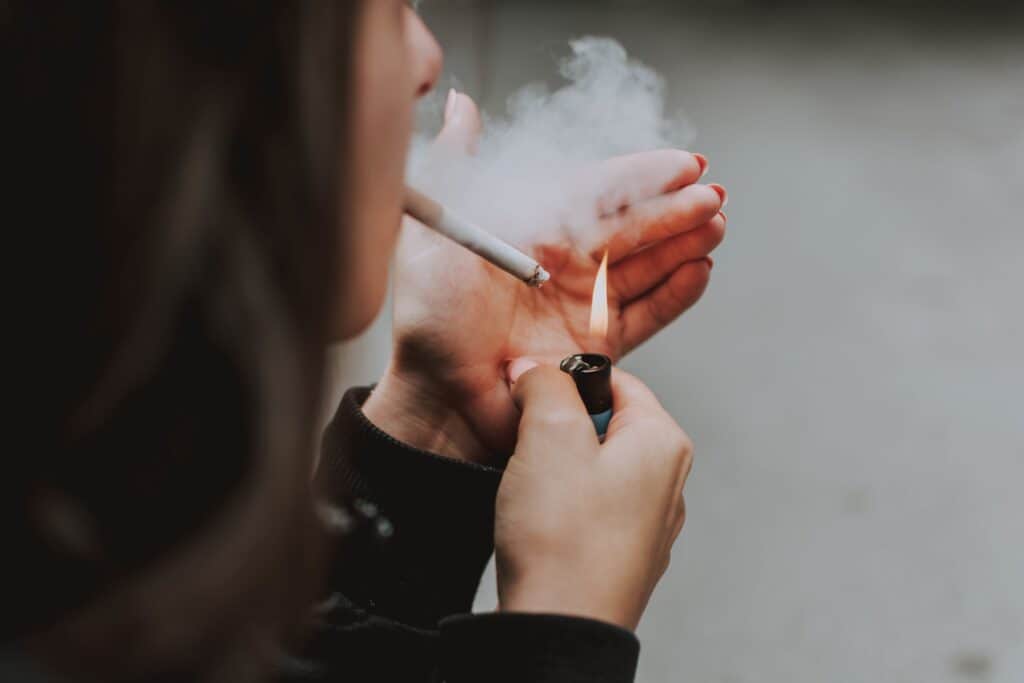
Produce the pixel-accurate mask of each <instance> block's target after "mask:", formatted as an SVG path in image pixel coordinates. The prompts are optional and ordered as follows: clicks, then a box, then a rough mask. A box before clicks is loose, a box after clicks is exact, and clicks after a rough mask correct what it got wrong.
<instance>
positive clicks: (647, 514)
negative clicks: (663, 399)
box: [495, 367, 693, 629]
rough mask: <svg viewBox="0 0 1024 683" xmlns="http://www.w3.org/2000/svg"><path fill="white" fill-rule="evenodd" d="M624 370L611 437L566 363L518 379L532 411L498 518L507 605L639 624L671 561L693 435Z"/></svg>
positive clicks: (616, 384) (519, 393)
mask: <svg viewBox="0 0 1024 683" xmlns="http://www.w3.org/2000/svg"><path fill="white" fill-rule="evenodd" d="M513 372H516V370H513ZM612 381H613V391H614V400H615V417H614V418H613V420H612V423H611V425H610V428H609V431H608V436H607V439H606V440H605V442H604V444H599V443H598V440H597V437H596V436H595V434H594V426H593V424H592V423H591V421H590V418H589V417H588V416H587V413H586V410H585V409H584V407H583V403H582V401H581V400H580V398H579V395H578V393H577V391H576V387H575V385H574V384H573V382H572V380H571V379H570V378H569V376H568V375H566V374H565V373H563V372H561V371H560V370H557V369H554V368H551V367H538V368H536V369H534V370H530V371H529V372H527V373H526V374H524V375H523V376H522V377H521V378H520V379H519V381H518V382H517V383H516V384H515V385H514V388H513V396H514V398H515V402H516V404H517V405H519V406H521V408H522V421H521V423H520V425H519V442H518V445H517V446H516V450H515V455H513V456H512V458H511V460H509V463H508V468H507V469H506V471H505V475H504V478H503V479H502V482H501V488H500V489H499V490H498V502H497V519H496V526H495V546H496V553H497V555H496V556H497V568H498V598H499V609H501V610H504V611H513V612H541V613H550V614H568V615H575V616H583V617H590V618H593V619H599V620H601V621H607V622H610V623H613V624H617V625H619V626H622V627H624V628H628V629H635V628H636V626H637V623H638V622H639V621H640V616H641V614H642V613H643V611H644V608H645V607H646V605H647V601H648V599H649V598H650V596H651V592H652V591H653V590H654V586H655V584H656V583H657V582H658V580H659V579H660V578H661V576H662V574H663V573H664V572H665V569H666V568H667V567H668V563H669V556H670V552H671V548H672V544H673V543H674V542H675V539H676V537H677V536H678V535H679V532H680V530H681V529H682V527H683V522H684V520H685V518H686V507H685V504H684V502H683V485H684V484H685V483H686V478H687V476H688V475H689V473H690V467H691V465H692V462H693V446H692V444H691V443H690V440H689V438H688V437H687V436H686V434H685V433H684V432H683V431H682V429H680V428H679V427H678V426H677V425H676V423H675V421H674V420H673V419H672V418H671V417H670V416H669V415H668V414H667V413H666V412H665V411H664V409H663V408H662V407H661V405H660V404H659V403H658V401H657V399H655V397H654V396H653V395H652V394H651V392H650V391H649V390H648V389H647V388H646V387H645V386H644V385H643V384H642V383H641V382H639V381H638V380H637V379H635V378H634V377H631V376H630V375H627V374H626V373H624V372H622V371H621V370H617V369H616V370H615V371H614V372H613V375H612Z"/></svg>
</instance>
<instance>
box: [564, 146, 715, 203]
mask: <svg viewBox="0 0 1024 683" xmlns="http://www.w3.org/2000/svg"><path fill="white" fill-rule="evenodd" d="M707 168H708V160H707V158H706V157H705V156H704V155H703V154H692V153H690V152H684V151H683V150H680V149H661V150H656V151H652V152H641V153H639V154H629V155H625V156H620V157H615V158H614V159H609V160H607V161H605V162H602V163H601V164H599V165H598V166H597V167H596V168H595V169H594V171H593V173H592V174H588V175H587V176H586V178H585V179H584V187H588V188H590V191H591V192H592V193H594V195H595V199H596V206H597V209H598V215H601V216H605V215H611V214H614V213H617V212H618V211H620V210H621V209H623V208H625V207H627V206H629V205H630V204H634V203H636V202H641V201H644V200H645V199H651V198H653V197H657V196H658V195H661V194H665V193H666V192H675V191H676V190H680V189H682V188H684V187H686V186H687V185H691V184H693V183H695V182H697V181H698V180H699V179H700V178H701V176H703V175H704V174H705V173H706V172H707Z"/></svg>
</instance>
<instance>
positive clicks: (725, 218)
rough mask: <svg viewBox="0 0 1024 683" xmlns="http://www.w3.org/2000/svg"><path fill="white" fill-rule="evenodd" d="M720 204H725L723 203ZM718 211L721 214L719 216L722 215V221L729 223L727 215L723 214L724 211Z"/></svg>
mask: <svg viewBox="0 0 1024 683" xmlns="http://www.w3.org/2000/svg"><path fill="white" fill-rule="evenodd" d="M722 206H725V205H724V204H723V205H722ZM718 213H719V214H721V216H722V222H724V223H725V224H726V225H728V224H729V217H728V216H726V215H725V211H719V212H718Z"/></svg>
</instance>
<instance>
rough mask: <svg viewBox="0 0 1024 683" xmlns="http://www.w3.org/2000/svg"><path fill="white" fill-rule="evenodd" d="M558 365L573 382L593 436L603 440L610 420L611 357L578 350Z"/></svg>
mask: <svg viewBox="0 0 1024 683" xmlns="http://www.w3.org/2000/svg"><path fill="white" fill-rule="evenodd" d="M561 368H562V371H563V372H565V373H568V375H569V376H570V377H572V379H573V381H574V382H575V383H576V389H577V390H579V392H580V398H582V399H583V405H585V406H586V408H587V413H588V414H589V415H590V419H591V421H592V422H593V423H594V429H596V430H597V436H598V438H600V439H601V441H604V437H605V434H606V433H607V432H608V423H610V422H611V421H612V359H611V358H609V357H608V356H602V355H600V354H597V353H578V354H576V355H574V356H569V357H568V358H566V359H565V360H563V361H562V364H561Z"/></svg>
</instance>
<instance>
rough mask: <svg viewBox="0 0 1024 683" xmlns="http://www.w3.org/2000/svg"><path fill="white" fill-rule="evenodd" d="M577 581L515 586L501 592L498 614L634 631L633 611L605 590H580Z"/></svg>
mask: <svg viewBox="0 0 1024 683" xmlns="http://www.w3.org/2000/svg"><path fill="white" fill-rule="evenodd" d="M580 587H581V586H580V581H579V580H578V577H577V579H570V580H568V581H565V582H562V583H561V584H560V583H559V582H558V581H547V582H543V583H540V584H536V583H535V584H533V585H524V586H517V587H515V588H512V589H510V590H507V591H503V593H504V594H503V595H502V596H501V599H500V602H499V605H498V611H499V612H519V613H525V614H559V615H562V616H568V617H581V618H584V619H593V620H595V621H602V622H605V623H608V624H613V625H615V626H619V627H621V628H624V629H626V630H628V631H635V630H636V627H637V625H638V624H639V621H640V615H639V614H638V613H637V610H636V609H635V608H632V607H630V606H629V605H626V604H621V603H619V602H618V601H616V600H615V599H614V596H612V595H610V594H609V593H608V591H607V590H602V589H601V588H600V587H597V590H595V591H581V590H580Z"/></svg>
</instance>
